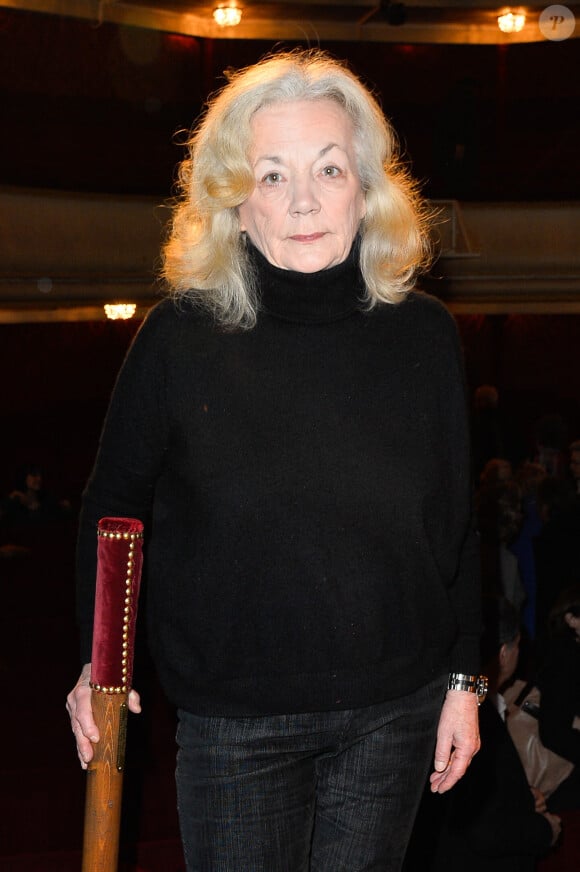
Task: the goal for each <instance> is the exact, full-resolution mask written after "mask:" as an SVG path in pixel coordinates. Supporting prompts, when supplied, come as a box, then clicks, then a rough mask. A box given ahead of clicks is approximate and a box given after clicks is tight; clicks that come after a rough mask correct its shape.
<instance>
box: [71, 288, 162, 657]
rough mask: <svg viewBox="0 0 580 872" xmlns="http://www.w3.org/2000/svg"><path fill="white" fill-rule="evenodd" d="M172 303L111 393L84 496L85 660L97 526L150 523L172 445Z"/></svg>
mask: <svg viewBox="0 0 580 872" xmlns="http://www.w3.org/2000/svg"><path fill="white" fill-rule="evenodd" d="M169 306H170V304H169V303H162V304H160V305H159V306H157V307H156V308H155V309H153V310H152V312H151V313H150V314H149V316H148V317H147V319H146V320H145V321H144V323H143V325H142V326H141V328H140V330H139V332H138V333H137V336H136V337H135V339H134V341H133V343H132V345H131V348H130V349H129V352H128V354H127V356H126V358H125V361H124V364H123V366H122V368H121V371H120V373H119V376H118V378H117V382H116V385H115V388H114V391H113V394H112V397H111V401H110V405H109V409H108V412H107V416H106V419H105V423H104V427H103V430H102V433H101V439H100V443H99V449H98V453H97V458H96V461H95V465H94V468H93V471H92V474H91V476H90V478H89V481H88V484H87V486H86V488H85V492H84V495H83V504H82V509H81V515H80V521H79V535H78V541H77V618H78V622H79V628H80V642H81V661H82V662H83V663H86V662H89V661H90V659H91V647H92V623H93V610H94V594H95V578H96V559H97V536H96V530H97V524H98V521H99V519H100V518H102V517H106V516H113V517H132V518H138V519H139V520H141V521H143V523H144V524H145V533H146V535H147V524H148V521H149V515H150V511H151V505H152V499H153V492H154V487H155V481H156V478H157V476H158V474H159V470H160V468H161V465H162V462H163V456H164V453H165V450H166V445H167V432H166V428H167V414H166V408H165V372H164V364H165V359H166V351H167V348H168V342H169V341H170V340H169V339H168V337H167V329H166V325H167V322H168V320H169V317H170V316H169V317H168V307H169Z"/></svg>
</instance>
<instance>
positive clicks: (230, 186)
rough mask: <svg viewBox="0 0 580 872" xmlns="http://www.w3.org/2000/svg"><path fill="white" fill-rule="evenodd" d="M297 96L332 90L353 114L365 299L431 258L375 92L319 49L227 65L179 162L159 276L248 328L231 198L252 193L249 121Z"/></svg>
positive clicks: (247, 275) (385, 291) (387, 297)
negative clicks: (239, 66) (228, 71)
mask: <svg viewBox="0 0 580 872" xmlns="http://www.w3.org/2000/svg"><path fill="white" fill-rule="evenodd" d="M295 100H334V101H336V102H337V103H338V104H339V105H340V106H341V107H342V108H343V109H344V110H345V112H346V114H347V115H348V116H349V118H350V119H351V122H352V124H353V129H354V148H355V153H356V159H357V166H358V172H359V177H360V182H361V187H362V189H363V192H364V195H365V200H366V215H365V217H364V219H363V221H362V223H361V226H360V231H359V232H360V236H361V247H360V267H361V271H362V274H363V278H364V280H365V284H366V289H367V305H368V307H369V308H372V307H373V306H374V305H375V304H376V303H377V302H385V303H396V302H399V301H400V300H401V299H403V296H404V295H405V294H406V293H407V292H408V290H409V289H410V287H411V286H412V283H413V279H414V276H415V274H416V272H417V270H418V269H419V268H421V267H424V266H426V265H427V263H428V261H429V253H430V250H429V243H428V232H427V231H428V225H429V222H430V217H431V216H430V213H429V210H428V209H427V208H426V206H425V204H424V203H423V201H422V200H421V198H420V197H419V194H418V191H417V187H416V183H415V182H414V180H413V179H411V178H410V176H409V175H408V173H407V171H406V169H405V168H404V167H403V165H402V163H401V160H400V158H399V155H398V150H397V144H396V138H395V134H394V132H393V130H392V128H391V126H390V124H389V123H388V122H387V120H386V119H385V117H384V115H383V113H382V111H381V109H380V107H379V104H378V102H377V100H376V99H375V98H374V97H373V95H372V94H371V93H370V92H369V91H368V90H367V88H366V87H365V86H364V85H363V84H362V83H361V82H360V81H359V79H358V78H357V77H356V76H355V75H354V74H353V73H351V72H350V70H348V69H347V68H346V66H345V65H344V64H342V63H340V62H339V61H336V60H334V59H332V58H331V57H329V56H328V55H327V54H325V53H324V52H322V51H318V50H314V51H303V50H296V51H292V52H284V53H279V54H274V55H271V56H270V57H267V58H265V59H264V60H262V61H260V62H259V63H257V64H255V65H253V66H250V67H247V68H246V69H243V70H240V71H238V72H236V73H233V74H232V75H230V77H229V80H228V83H227V84H226V86H225V87H224V88H223V89H222V90H221V91H220V92H218V93H217V94H216V95H215V96H214V97H213V98H212V99H210V102H209V105H208V108H207V111H206V113H205V116H204V118H203V120H202V121H201V123H200V125H199V126H198V127H197V129H196V130H195V131H194V133H193V134H192V136H191V138H190V139H189V142H188V157H187V158H186V159H185V160H184V161H183V162H182V164H181V165H180V169H179V181H178V184H179V192H178V199H177V202H176V205H175V208H174V212H173V219H172V222H171V224H170V229H169V235H168V239H167V242H166V244H165V247H164V251H163V276H164V278H165V279H166V281H167V283H168V286H169V288H170V291H171V292H172V293H173V294H174V295H175V296H178V297H179V296H182V295H186V296H188V297H192V298H193V299H195V300H196V302H197V303H198V304H201V305H202V306H203V307H205V308H206V309H209V310H210V311H211V312H212V314H213V316H214V317H215V319H216V320H217V321H219V322H220V323H221V324H224V325H227V326H230V327H244V328H251V327H253V326H254V324H255V321H256V313H257V309H258V303H257V295H256V289H255V287H254V283H253V278H252V271H251V269H250V265H249V261H248V256H247V251H246V244H245V237H244V234H242V233H241V232H240V222H239V218H238V212H237V207H238V206H239V205H240V204H241V203H243V202H244V201H245V200H246V199H247V198H248V197H249V196H250V194H251V193H252V190H253V188H254V185H255V178H254V174H253V171H252V167H251V165H250V161H249V153H250V148H251V142H252V130H251V122H252V118H253V116H254V114H255V112H257V111H258V110H259V109H261V108H263V107H265V106H270V105H272V104H275V105H279V104H280V103H281V102H291V101H295Z"/></svg>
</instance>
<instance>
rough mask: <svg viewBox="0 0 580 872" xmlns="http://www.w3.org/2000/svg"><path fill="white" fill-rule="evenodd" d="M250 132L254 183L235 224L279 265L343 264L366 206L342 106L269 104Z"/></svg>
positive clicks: (314, 267) (308, 270)
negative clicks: (238, 220)
mask: <svg viewBox="0 0 580 872" xmlns="http://www.w3.org/2000/svg"><path fill="white" fill-rule="evenodd" d="M252 134H253V141H252V149H251V152H250V162H251V164H252V168H253V170H254V175H255V179H256V187H255V188H254V190H253V191H252V193H251V194H250V196H249V197H248V199H247V200H246V201H245V202H244V203H242V205H241V206H240V207H239V216H240V224H241V229H242V230H245V231H246V232H247V234H248V236H249V237H250V239H251V240H252V242H253V243H254V245H255V246H256V248H258V249H259V250H260V251H261V252H262V254H263V255H264V256H265V257H266V258H267V259H268V260H269V261H270V263H272V264H274V266H277V267H280V268H282V269H290V270H296V271H298V272H303V273H311V272H316V271H317V270H321V269H327V268H328V267H331V266H335V265H336V264H338V263H341V262H342V261H343V260H345V259H346V257H347V256H348V253H349V251H350V249H351V246H352V243H353V240H354V237H355V236H356V233H357V230H358V227H359V224H360V222H361V219H362V218H363V217H364V215H365V211H366V207H365V198H364V194H363V191H362V189H361V184H360V180H359V177H358V172H357V166H356V158H355V151H354V137H353V128H352V122H351V121H350V118H349V117H348V115H347V114H346V112H345V111H344V110H343V109H342V107H341V106H339V105H338V104H337V103H335V102H334V101H333V100H326V99H325V100H314V101H308V100H298V101H294V102H291V103H282V104H280V105H277V106H268V107H265V108H263V109H259V110H258V111H257V112H256V114H255V115H254V118H253V120H252Z"/></svg>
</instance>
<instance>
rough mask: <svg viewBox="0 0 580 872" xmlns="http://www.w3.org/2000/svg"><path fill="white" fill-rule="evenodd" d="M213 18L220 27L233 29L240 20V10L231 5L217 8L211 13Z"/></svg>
mask: <svg viewBox="0 0 580 872" xmlns="http://www.w3.org/2000/svg"><path fill="white" fill-rule="evenodd" d="M213 18H214V21H215V22H216V24H219V26H220V27H235V26H236V24H239V23H240V21H241V20H242V10H241V9H240V8H239V6H235V5H233V4H232V5H227V6H226V5H222V6H217V7H216V8H215V9H214V11H213Z"/></svg>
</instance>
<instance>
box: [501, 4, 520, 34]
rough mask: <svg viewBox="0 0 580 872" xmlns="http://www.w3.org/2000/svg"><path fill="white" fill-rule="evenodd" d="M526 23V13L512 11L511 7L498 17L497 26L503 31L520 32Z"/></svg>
mask: <svg viewBox="0 0 580 872" xmlns="http://www.w3.org/2000/svg"><path fill="white" fill-rule="evenodd" d="M525 23H526V16H525V13H523V12H520V11H516V12H512V10H511V9H508V10H506V11H505V12H502V14H501V15H498V17H497V26H498V27H499V29H500V30H501V32H502V33H519V32H520V30H523V29H524V25H525Z"/></svg>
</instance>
